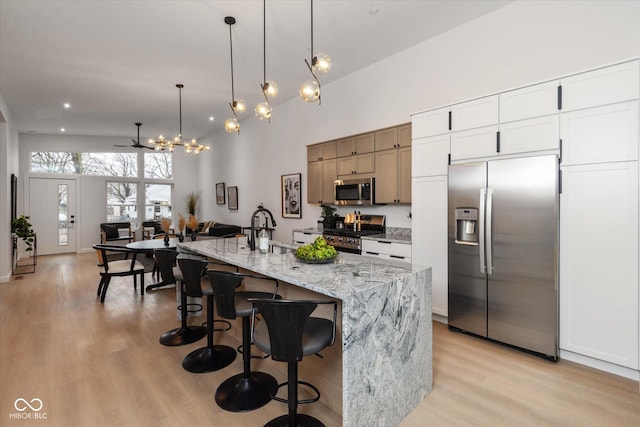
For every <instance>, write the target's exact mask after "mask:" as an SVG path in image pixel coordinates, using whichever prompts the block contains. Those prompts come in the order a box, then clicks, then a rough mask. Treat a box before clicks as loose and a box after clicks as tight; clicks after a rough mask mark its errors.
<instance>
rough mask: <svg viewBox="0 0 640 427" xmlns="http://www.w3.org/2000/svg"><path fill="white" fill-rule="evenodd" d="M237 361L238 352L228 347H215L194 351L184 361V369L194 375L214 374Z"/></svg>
mask: <svg viewBox="0 0 640 427" xmlns="http://www.w3.org/2000/svg"><path fill="white" fill-rule="evenodd" d="M235 359H236V351H235V350H234V349H233V348H232V347H229V346H226V345H214V346H213V347H203V348H199V349H197V350H194V351H192V352H191V353H189V354H187V355H186V356H185V358H184V359H182V367H183V368H184V369H186V370H187V371H189V372H193V373H194V374H203V373H205V372H213V371H217V370H219V369H222V368H224V367H226V366H229V365H230V364H231V363H232V362H233V361H234V360H235Z"/></svg>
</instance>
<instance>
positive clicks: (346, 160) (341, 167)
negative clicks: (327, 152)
mask: <svg viewBox="0 0 640 427" xmlns="http://www.w3.org/2000/svg"><path fill="white" fill-rule="evenodd" d="M337 167H338V175H339V176H343V175H355V174H360V173H373V172H374V171H375V156H374V154H373V153H369V154H358V155H356V156H349V157H338V159H337Z"/></svg>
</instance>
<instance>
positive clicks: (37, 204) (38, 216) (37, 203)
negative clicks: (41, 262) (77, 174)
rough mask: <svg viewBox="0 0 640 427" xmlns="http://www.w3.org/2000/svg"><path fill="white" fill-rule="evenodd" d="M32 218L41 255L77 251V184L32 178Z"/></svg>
mask: <svg viewBox="0 0 640 427" xmlns="http://www.w3.org/2000/svg"><path fill="white" fill-rule="evenodd" d="M29 212H30V214H29V216H30V217H31V224H32V225H33V230H34V231H35V232H36V236H37V238H38V255H49V254H61V253H68V252H75V251H76V181H75V180H73V179H56V178H30V179H29Z"/></svg>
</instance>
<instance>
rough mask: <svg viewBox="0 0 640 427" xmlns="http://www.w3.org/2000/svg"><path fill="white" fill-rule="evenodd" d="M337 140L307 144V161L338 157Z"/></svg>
mask: <svg viewBox="0 0 640 427" xmlns="http://www.w3.org/2000/svg"><path fill="white" fill-rule="evenodd" d="M336 150H337V141H328V142H323V143H321V144H313V145H309V146H307V162H315V161H318V160H328V159H335V158H336Z"/></svg>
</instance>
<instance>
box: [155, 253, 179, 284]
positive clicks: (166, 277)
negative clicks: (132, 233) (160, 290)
mask: <svg viewBox="0 0 640 427" xmlns="http://www.w3.org/2000/svg"><path fill="white" fill-rule="evenodd" d="M153 256H154V258H155V259H156V265H157V266H158V271H160V277H161V278H162V282H163V283H175V282H176V278H175V276H174V274H173V265H174V263H175V261H176V258H177V256H178V252H177V251H175V250H173V249H156V250H154V251H153Z"/></svg>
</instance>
